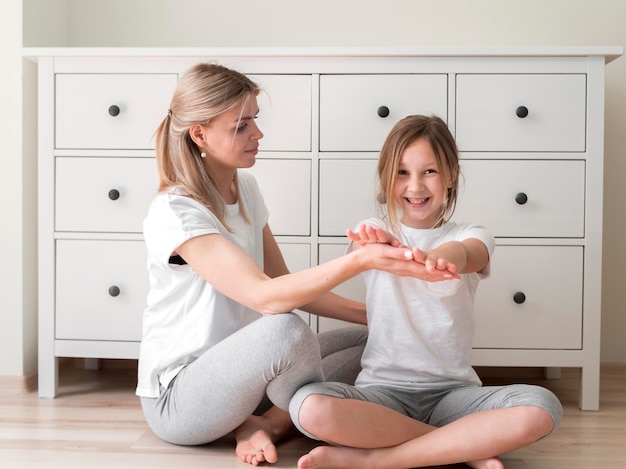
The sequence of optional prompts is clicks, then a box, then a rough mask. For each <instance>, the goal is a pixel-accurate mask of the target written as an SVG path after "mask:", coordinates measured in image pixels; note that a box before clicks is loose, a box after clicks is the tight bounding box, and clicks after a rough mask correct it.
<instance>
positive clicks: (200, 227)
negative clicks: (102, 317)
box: [136, 172, 269, 397]
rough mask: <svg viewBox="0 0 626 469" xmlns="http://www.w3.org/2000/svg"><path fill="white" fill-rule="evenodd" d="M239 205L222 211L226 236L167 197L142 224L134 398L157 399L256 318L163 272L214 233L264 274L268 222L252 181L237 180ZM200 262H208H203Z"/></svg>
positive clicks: (192, 280) (198, 208)
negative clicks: (181, 251)
mask: <svg viewBox="0 0 626 469" xmlns="http://www.w3.org/2000/svg"><path fill="white" fill-rule="evenodd" d="M238 180H239V201H238V203H237V204H235V205H229V206H226V217H225V220H226V223H227V224H228V225H229V226H230V227H231V229H232V230H233V231H234V233H231V232H229V231H228V230H227V229H226V228H225V227H224V225H223V224H222V223H221V222H220V221H219V220H218V219H217V217H216V216H215V215H214V214H213V213H212V212H211V211H210V210H208V209H207V208H206V207H205V206H204V205H202V204H200V203H198V202H196V201H195V200H193V199H191V198H190V197H187V196H186V195H185V193H184V191H182V190H180V189H172V190H169V191H167V192H163V193H159V194H158V195H157V196H156V197H155V199H154V200H153V202H152V204H151V206H150V209H149V211H148V215H147V217H146V219H145V220H144V225H143V226H144V237H145V241H146V247H147V254H148V262H147V264H148V274H149V278H150V292H149V294H148V299H147V307H146V309H145V311H144V314H143V337H142V341H141V348H140V354H139V372H138V384H137V389H136V394H137V395H138V396H143V397H158V396H159V394H160V386H163V388H166V387H167V386H168V384H169V383H170V382H171V380H172V379H173V378H174V377H175V376H176V375H177V373H178V372H179V371H180V370H181V369H182V368H183V367H184V366H186V365H188V364H189V363H192V362H193V361H194V360H195V359H196V358H198V357H199V356H200V355H202V354H203V353H204V352H205V351H207V350H208V349H209V348H211V347H212V346H214V345H215V344H217V343H218V342H220V341H221V340H223V339H224V338H226V337H228V336H229V335H231V334H232V333H234V332H236V331H238V330H239V329H241V328H242V327H245V326H246V325H248V324H250V323H251V322H252V321H254V320H256V319H258V318H259V317H260V314H259V313H258V312H256V311H253V310H251V309H250V308H247V307H245V306H243V305H241V304H239V303H237V302H236V301H234V300H232V299H230V298H228V297H227V296H225V295H223V294H221V293H220V292H219V291H217V290H215V289H214V288H213V287H212V286H211V285H210V284H209V283H208V282H206V280H204V279H203V278H202V277H201V276H200V275H198V274H197V273H196V272H195V271H194V270H193V269H192V268H191V267H190V266H189V265H186V264H185V265H177V264H170V262H169V259H170V256H171V254H172V253H173V252H174V251H175V250H176V249H177V248H178V247H179V246H180V245H181V244H183V243H184V242H185V241H187V240H189V239H191V238H193V237H196V236H202V235H206V234H213V233H218V234H220V235H222V236H224V237H225V238H227V239H228V240H230V241H232V242H233V243H235V244H236V245H237V246H239V247H240V248H241V249H242V250H243V251H245V252H246V253H247V254H248V255H249V256H250V257H251V258H252V259H254V261H255V262H256V263H257V264H258V265H259V267H260V268H261V269H263V228H264V227H265V225H266V224H267V220H268V217H269V214H268V210H267V207H266V206H265V203H264V201H263V197H262V195H261V193H260V191H259V188H258V185H257V182H256V180H255V179H254V177H253V176H252V175H251V174H250V173H246V172H239V173H238ZM240 204H243V206H244V207H245V212H246V215H247V216H248V218H249V219H250V224H248V223H246V221H245V219H244V217H243V216H242V214H241V212H240ZM205 262H207V263H209V264H210V262H211V258H210V257H207V258H206V260H205Z"/></svg>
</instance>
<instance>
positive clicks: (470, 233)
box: [290, 116, 562, 469]
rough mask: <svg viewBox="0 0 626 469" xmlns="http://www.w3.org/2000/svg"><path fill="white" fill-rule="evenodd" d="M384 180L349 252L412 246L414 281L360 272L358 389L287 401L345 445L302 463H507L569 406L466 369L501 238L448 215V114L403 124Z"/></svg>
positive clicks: (307, 426) (318, 435)
mask: <svg viewBox="0 0 626 469" xmlns="http://www.w3.org/2000/svg"><path fill="white" fill-rule="evenodd" d="M378 177H379V182H380V191H379V202H381V203H385V204H386V216H385V217H384V218H383V219H370V220H366V221H364V222H363V223H362V224H361V226H360V227H359V228H358V229H357V231H356V232H351V231H348V233H347V234H348V238H349V239H350V240H351V249H352V252H358V251H360V250H361V249H363V248H366V247H368V246H371V245H372V244H377V243H378V244H381V243H382V244H390V245H392V246H398V247H406V246H410V247H411V248H412V252H413V257H414V259H415V261H416V262H417V263H419V264H420V266H421V267H422V269H421V272H420V275H419V278H408V277H404V278H400V277H397V276H395V275H393V274H390V273H387V272H382V271H376V270H372V271H368V272H366V273H365V274H364V277H365V282H366V286H367V299H366V303H367V317H368V325H369V338H368V341H367V345H366V346H365V351H364V352H363V357H362V367H363V369H362V371H361V373H360V374H359V375H358V378H357V381H356V385H355V386H351V385H348V384H343V383H328V382H326V383H314V384H309V385H307V386H304V387H303V388H302V389H300V390H299V391H298V392H297V393H296V395H295V396H294V398H293V400H292V401H291V404H290V413H291V416H292V419H293V421H294V423H295V424H296V426H297V427H298V428H299V429H300V430H301V431H302V432H303V433H305V434H306V435H308V436H310V437H312V438H315V439H319V440H323V441H326V442H328V443H331V444H333V445H340V446H341V447H340V448H333V447H327V446H321V447H317V448H314V449H313V450H312V451H311V452H310V453H309V454H307V455H304V456H303V457H302V458H301V459H300V461H299V466H298V467H300V468H313V467H315V468H321V467H325V468H333V467H341V468H348V467H354V468H364V467H367V468H408V467H424V466H439V465H444V464H451V463H458V462H467V461H469V462H468V464H469V465H470V466H472V467H475V468H494V469H501V468H503V467H504V466H503V464H502V462H501V460H500V459H499V458H498V457H497V456H498V455H500V454H502V453H505V452H508V451H511V450H514V449H517V448H520V447H522V446H525V445H529V444H531V443H533V442H534V441H536V440H538V439H540V438H543V437H544V436H546V435H548V434H549V433H550V432H552V431H554V429H555V428H556V427H557V425H558V422H559V420H560V417H561V414H562V408H561V405H560V403H559V401H558V400H557V398H556V397H555V396H554V395H553V394H552V393H551V392H550V391H548V390H546V389H543V388H540V387H535V386H527V385H512V386H501V387H481V382H480V380H479V378H478V376H477V375H476V373H475V372H474V370H473V368H472V367H471V364H470V357H471V348H472V336H473V331H474V328H473V317H472V316H473V306H472V303H473V299H474V293H475V291H476V288H477V286H478V282H479V280H480V279H481V278H484V277H486V276H487V275H488V274H489V259H490V256H491V255H492V252H493V249H494V245H495V241H494V238H493V237H492V235H491V234H489V232H487V230H485V229H484V228H483V227H481V226H477V225H472V224H456V223H453V222H451V221H449V218H450V216H451V214H452V212H453V210H454V207H455V203H456V198H457V190H458V180H459V162H458V152H457V148H456V144H455V141H454V138H453V137H452V135H451V134H450V131H449V130H448V127H447V126H446V124H445V122H444V121H442V120H441V119H440V118H438V117H425V116H409V117H407V118H405V119H403V120H402V121H400V122H399V123H398V124H396V125H395V127H394V128H393V129H392V130H391V132H390V134H389V136H388V137H387V139H386V141H385V143H384V145H383V148H382V150H381V153H380V160H379V163H378ZM357 448H358V449H357Z"/></svg>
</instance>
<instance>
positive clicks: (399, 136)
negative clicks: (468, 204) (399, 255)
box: [377, 115, 460, 234]
mask: <svg viewBox="0 0 626 469" xmlns="http://www.w3.org/2000/svg"><path fill="white" fill-rule="evenodd" d="M420 138H423V139H426V141H428V143H429V144H430V145H431V147H432V148H433V150H434V152H435V155H436V158H437V164H438V165H439V170H440V171H441V184H442V185H443V190H444V194H445V198H444V203H443V205H442V206H441V214H440V216H439V218H438V219H437V221H436V222H435V225H434V226H433V228H434V227H436V226H440V225H441V224H443V223H445V222H446V221H448V220H449V219H450V217H451V216H452V213H453V212H454V209H455V207H456V201H457V196H458V191H459V177H460V174H459V152H458V149H457V146H456V141H455V140H454V137H453V136H452V134H451V133H450V129H448V126H447V125H446V123H445V122H444V121H443V120H442V119H441V118H439V117H437V116H421V115H415V116H408V117H405V118H404V119H402V120H400V121H399V122H398V123H397V124H396V125H394V127H393V128H392V129H391V131H390V132H389V134H388V135H387V138H386V139H385V142H384V143H383V147H382V149H381V151H380V157H379V159H378V169H377V174H378V184H379V186H378V195H377V202H378V204H379V207H380V208H381V210H383V206H384V205H385V204H386V207H385V208H384V210H383V212H384V217H386V218H387V220H388V221H389V224H390V225H391V228H392V230H393V232H394V233H395V234H397V233H398V229H399V226H400V221H399V214H398V206H397V204H396V199H395V185H396V179H397V177H398V168H399V166H400V160H401V159H402V154H403V153H404V150H405V149H406V148H407V147H408V146H409V145H411V144H412V143H414V142H415V141H416V140H418V139H420ZM448 185H450V187H448Z"/></svg>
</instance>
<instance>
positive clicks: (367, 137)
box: [320, 75, 448, 151]
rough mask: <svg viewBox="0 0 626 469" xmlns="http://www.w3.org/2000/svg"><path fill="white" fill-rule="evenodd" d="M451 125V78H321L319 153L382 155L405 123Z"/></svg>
mask: <svg viewBox="0 0 626 469" xmlns="http://www.w3.org/2000/svg"><path fill="white" fill-rule="evenodd" d="M411 114H436V115H438V116H440V117H441V118H442V119H444V120H447V116H448V78H447V75H322V76H321V77H320V150H321V151H378V150H380V148H381V147H382V145H383V142H384V140H385V137H386V136H387V134H388V133H389V130H391V127H393V126H394V124H396V123H397V122H398V121H399V120H400V119H402V118H404V117H406V116H408V115H411Z"/></svg>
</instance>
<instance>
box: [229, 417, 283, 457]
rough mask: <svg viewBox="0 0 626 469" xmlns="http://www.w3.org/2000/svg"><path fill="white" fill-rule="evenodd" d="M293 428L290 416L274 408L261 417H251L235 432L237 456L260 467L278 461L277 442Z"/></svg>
mask: <svg viewBox="0 0 626 469" xmlns="http://www.w3.org/2000/svg"><path fill="white" fill-rule="evenodd" d="M292 428H293V426H292V424H291V419H290V418H289V414H288V413H286V412H283V411H282V410H280V409H278V408H276V407H272V408H271V409H270V410H268V411H267V412H266V413H265V414H263V415H261V416H256V415H251V416H250V417H248V419H247V420H246V421H245V422H244V423H242V424H241V425H240V426H239V427H238V428H236V429H235V431H234V432H233V433H234V435H235V440H236V441H237V446H236V448H235V454H236V455H237V456H238V457H239V459H241V460H242V461H243V462H246V463H248V464H252V465H253V466H258V465H259V464H260V463H262V462H269V463H275V462H276V461H278V451H277V450H276V442H277V441H278V440H279V439H281V438H282V437H283V436H285V435H286V434H287V433H288V432H289V431H290V430H291V429H292Z"/></svg>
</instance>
